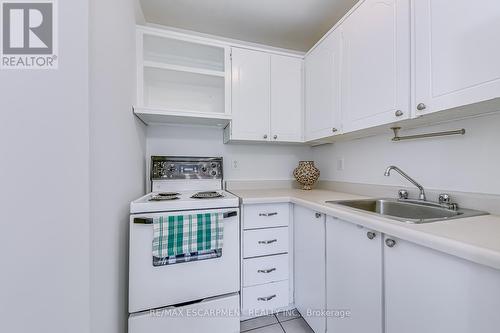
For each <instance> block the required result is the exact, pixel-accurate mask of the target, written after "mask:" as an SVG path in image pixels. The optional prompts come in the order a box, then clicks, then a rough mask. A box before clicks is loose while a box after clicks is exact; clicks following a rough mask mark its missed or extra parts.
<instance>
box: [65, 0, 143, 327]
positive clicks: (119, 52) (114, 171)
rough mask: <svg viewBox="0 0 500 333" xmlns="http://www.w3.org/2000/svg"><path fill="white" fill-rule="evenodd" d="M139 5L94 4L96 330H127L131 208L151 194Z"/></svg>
mask: <svg viewBox="0 0 500 333" xmlns="http://www.w3.org/2000/svg"><path fill="white" fill-rule="evenodd" d="M135 8H136V7H135V0H107V1H102V0H91V1H90V69H91V70H90V135H91V140H90V149H91V150H90V153H91V154H90V184H91V187H90V195H91V197H90V198H91V200H90V209H91V210H90V214H91V215H90V217H91V223H90V244H91V260H90V264H91V266H90V281H91V284H90V287H91V332H92V333H125V332H126V331H127V326H126V325H127V313H128V302H127V300H128V292H127V290H128V259H127V258H128V215H129V203H130V201H132V200H133V199H136V198H137V197H139V196H140V195H142V194H143V192H144V186H145V181H144V177H143V175H144V173H145V163H144V156H145V148H146V142H145V127H144V125H143V124H142V123H141V122H140V121H139V120H138V119H137V118H136V117H135V116H134V115H133V113H132V105H133V104H134V96H135V17H134V16H135ZM67 332H71V331H70V330H69V331H67Z"/></svg>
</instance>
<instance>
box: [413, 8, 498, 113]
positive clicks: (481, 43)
mask: <svg viewBox="0 0 500 333" xmlns="http://www.w3.org/2000/svg"><path fill="white" fill-rule="evenodd" d="M414 20H415V25H414V27H415V41H416V43H415V44H416V46H415V47H416V48H415V54H416V58H415V61H416V63H415V66H416V71H415V76H416V96H415V106H414V107H415V108H416V107H417V105H418V104H419V103H423V104H424V105H425V106H426V107H425V109H422V110H416V114H417V116H418V115H423V114H427V113H431V112H436V111H440V110H445V109H450V108H454V107H458V106H463V105H467V104H472V103H476V102H481V101H485V100H489V99H493V98H498V97H500V60H499V59H500V43H498V33H499V31H500V6H499V3H498V0H479V1H468V0H419V1H415V12H414Z"/></svg>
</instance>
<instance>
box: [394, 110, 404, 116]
mask: <svg viewBox="0 0 500 333" xmlns="http://www.w3.org/2000/svg"><path fill="white" fill-rule="evenodd" d="M395 114H396V117H401V116H402V115H403V114H404V113H403V111H401V110H397V111H396V113H395Z"/></svg>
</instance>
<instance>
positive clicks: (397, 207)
mask: <svg viewBox="0 0 500 333" xmlns="http://www.w3.org/2000/svg"><path fill="white" fill-rule="evenodd" d="M326 203H328V204H333V205H340V206H344V207H350V208H353V209H355V210H358V211H363V212H368V213H372V214H375V215H379V216H384V217H387V218H389V219H393V220H397V221H401V222H406V223H414V224H421V223H430V222H439V221H447V220H453V219H461V218H466V217H473V216H480V215H488V213H486V212H481V211H477V210H471V209H449V208H447V207H445V206H443V205H441V204H438V203H433V202H428V201H422V200H409V199H404V200H398V199H367V200H342V201H326Z"/></svg>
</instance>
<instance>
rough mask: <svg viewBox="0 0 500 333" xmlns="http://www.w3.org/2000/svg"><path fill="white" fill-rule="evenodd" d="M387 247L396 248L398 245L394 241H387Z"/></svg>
mask: <svg viewBox="0 0 500 333" xmlns="http://www.w3.org/2000/svg"><path fill="white" fill-rule="evenodd" d="M385 245H387V246H388V247H394V246H395V245H396V241H395V240H394V239H390V238H388V239H386V240H385Z"/></svg>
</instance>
